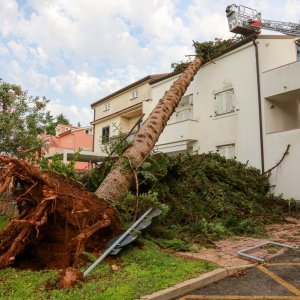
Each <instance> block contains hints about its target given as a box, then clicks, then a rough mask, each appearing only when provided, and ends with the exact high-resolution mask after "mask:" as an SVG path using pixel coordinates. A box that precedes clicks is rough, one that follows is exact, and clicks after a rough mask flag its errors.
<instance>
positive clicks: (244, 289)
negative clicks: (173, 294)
mask: <svg viewBox="0 0 300 300" xmlns="http://www.w3.org/2000/svg"><path fill="white" fill-rule="evenodd" d="M244 274H245V275H242V276H239V275H238V276H235V277H234V276H233V277H229V278H226V279H223V280H221V281H218V282H215V283H213V284H210V285H208V286H206V287H204V288H201V289H198V290H195V291H193V292H191V293H189V295H186V296H184V297H182V298H180V299H185V300H188V299H300V249H299V250H291V249H289V250H287V251H285V252H284V253H283V254H281V255H278V256H277V257H275V258H273V259H272V260H270V262H269V263H267V264H266V265H259V266H258V267H254V268H251V269H248V270H245V272H244ZM247 296H249V297H247ZM264 297H268V298H264Z"/></svg>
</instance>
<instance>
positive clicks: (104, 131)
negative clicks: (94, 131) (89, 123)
mask: <svg viewBox="0 0 300 300" xmlns="http://www.w3.org/2000/svg"><path fill="white" fill-rule="evenodd" d="M108 142H109V126H106V127H103V128H102V144H107V143H108Z"/></svg>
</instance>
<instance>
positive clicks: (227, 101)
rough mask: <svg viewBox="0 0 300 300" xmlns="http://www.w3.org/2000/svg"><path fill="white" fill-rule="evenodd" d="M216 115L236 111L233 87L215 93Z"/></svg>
mask: <svg viewBox="0 0 300 300" xmlns="http://www.w3.org/2000/svg"><path fill="white" fill-rule="evenodd" d="M214 98H215V99H214V100H215V103H214V106H215V116H220V115H224V114H228V113H231V112H234V93H233V89H230V90H227V91H223V92H220V93H217V94H215V97H214Z"/></svg>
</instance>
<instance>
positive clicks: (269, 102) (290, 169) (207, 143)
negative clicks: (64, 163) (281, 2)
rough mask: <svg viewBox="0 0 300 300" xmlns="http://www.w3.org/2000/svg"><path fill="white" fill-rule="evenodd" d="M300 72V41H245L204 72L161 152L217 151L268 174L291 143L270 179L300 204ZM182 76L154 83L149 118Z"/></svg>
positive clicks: (142, 108) (142, 107)
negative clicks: (299, 166)
mask: <svg viewBox="0 0 300 300" xmlns="http://www.w3.org/2000/svg"><path fill="white" fill-rule="evenodd" d="M299 74H300V61H299V41H297V39H296V38H293V37H290V36H283V35H275V36H258V37H257V36H251V37H248V38H246V39H244V40H242V41H241V42H239V43H237V44H235V45H234V46H232V47H230V48H228V49H227V50H226V51H225V52H224V53H223V54H222V55H220V56H218V57H216V58H214V59H213V60H212V61H210V62H208V63H206V64H204V65H203V66H202V67H201V68H200V70H199V71H198V73H197V74H196V76H195V78H194V80H193V82H192V83H191V84H190V86H189V87H188V89H187V91H186V93H185V95H184V96H183V97H182V99H181V101H180V103H179V105H178V107H177V108H176V111H175V113H174V114H173V115H172V117H171V118H170V120H169V121H168V124H167V126H166V128H165V130H164V132H163V133H162V134H161V136H160V138H159V140H158V142H157V143H156V146H155V149H154V151H158V152H165V153H170V154H176V153H179V152H190V153H192V152H194V151H197V152H199V153H203V152H209V151H217V152H219V153H220V154H221V155H224V156H226V157H227V158H236V159H237V160H239V161H241V162H243V163H247V164H248V165H249V166H254V167H256V168H259V169H260V170H261V171H262V172H265V171H267V170H269V169H270V168H272V167H273V166H275V165H276V164H277V163H278V162H279V161H280V160H281V158H282V156H283V154H284V152H285V150H286V149H287V147H288V145H290V148H289V154H288V155H287V156H286V157H285V158H284V160H283V161H282V162H281V164H280V165H279V166H278V167H277V168H276V169H274V170H273V171H272V175H271V177H270V181H271V184H272V185H273V186H274V191H275V192H276V193H282V194H284V196H285V197H293V198H295V199H296V200H300V189H299V188H298V186H299V185H300V168H298V165H299V164H300V151H299V150H300V108H299V103H300V76H299ZM178 76H179V75H178V74H169V75H166V76H162V77H160V78H156V79H153V80H152V81H151V82H150V83H149V89H148V91H149V95H151V97H149V100H148V101H141V102H140V103H139V115H142V114H145V117H144V120H145V118H146V117H147V116H148V115H149V114H150V112H151V111H152V110H153V108H154V107H155V106H156V104H157V103H158V101H159V100H160V99H161V98H162V96H163V95H164V93H165V91H167V90H168V89H169V88H170V86H171V84H172V83H173V82H174V81H175V80H176V79H177V78H178ZM129 107H130V106H127V109H128V108H129ZM125 109H126V108H125V107H124V108H122V110H123V111H124V110H125ZM121 112H122V111H119V112H118V113H119V114H120V113H121ZM115 113H117V112H115ZM95 120H96V119H95ZM98 121H100V122H99V123H98V124H101V123H102V121H101V119H100V120H99V119H98ZM95 122H97V120H96V121H94V124H96V123H95ZM102 124H104V123H102ZM121 127H122V126H121ZM100 128H101V126H100ZM102 128H103V125H102ZM121 129H122V130H123V127H122V128H121ZM98 135H99V133H98Z"/></svg>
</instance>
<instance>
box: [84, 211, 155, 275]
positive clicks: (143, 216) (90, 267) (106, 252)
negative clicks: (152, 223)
mask: <svg viewBox="0 0 300 300" xmlns="http://www.w3.org/2000/svg"><path fill="white" fill-rule="evenodd" d="M152 210H153V207H151V208H149V209H148V210H147V211H146V212H145V213H144V214H143V215H142V216H141V217H140V218H139V219H138V220H137V221H136V222H135V223H134V224H133V225H132V226H130V228H129V229H128V230H127V231H126V232H124V233H123V234H122V235H121V236H120V238H118V239H117V240H116V241H115V242H114V243H113V244H112V245H111V246H110V247H109V248H108V249H107V250H105V251H104V253H103V254H102V255H101V256H100V257H99V258H98V259H97V260H96V261H95V262H94V263H93V264H91V265H90V266H89V268H88V269H87V270H86V271H85V272H84V273H83V278H85V277H86V276H87V275H88V274H89V273H90V272H91V271H92V270H93V269H94V268H95V267H96V266H97V265H98V264H99V263H100V262H101V261H102V260H103V259H104V258H105V257H106V256H107V255H109V253H110V252H111V251H112V250H113V249H114V248H115V247H116V246H117V245H118V244H119V243H120V242H122V240H123V239H124V238H125V237H126V236H127V235H128V234H129V233H130V232H131V231H132V230H133V229H134V228H135V227H136V226H137V225H139V224H140V223H141V222H142V221H143V219H144V218H145V217H147V216H148V215H149V214H150V212H151V211H152Z"/></svg>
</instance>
